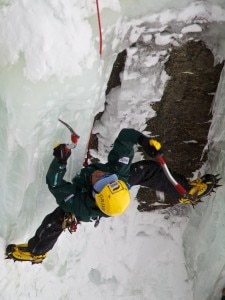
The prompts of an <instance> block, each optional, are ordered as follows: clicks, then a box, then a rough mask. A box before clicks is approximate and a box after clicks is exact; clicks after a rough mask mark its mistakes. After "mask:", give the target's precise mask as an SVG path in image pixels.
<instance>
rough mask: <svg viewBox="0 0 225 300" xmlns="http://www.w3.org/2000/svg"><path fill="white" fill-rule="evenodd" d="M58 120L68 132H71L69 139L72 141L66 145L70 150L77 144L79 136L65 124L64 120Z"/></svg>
mask: <svg viewBox="0 0 225 300" xmlns="http://www.w3.org/2000/svg"><path fill="white" fill-rule="evenodd" d="M58 120H59V122H61V123H62V124H63V125H65V126H66V127H67V128H68V129H69V131H70V133H71V141H72V143H71V144H69V145H66V147H67V149H68V150H70V149H74V148H75V147H76V146H77V142H78V139H79V138H80V136H79V135H78V134H77V133H76V132H75V131H74V130H73V128H72V127H71V126H70V125H69V124H67V123H66V122H64V121H62V120H61V119H58Z"/></svg>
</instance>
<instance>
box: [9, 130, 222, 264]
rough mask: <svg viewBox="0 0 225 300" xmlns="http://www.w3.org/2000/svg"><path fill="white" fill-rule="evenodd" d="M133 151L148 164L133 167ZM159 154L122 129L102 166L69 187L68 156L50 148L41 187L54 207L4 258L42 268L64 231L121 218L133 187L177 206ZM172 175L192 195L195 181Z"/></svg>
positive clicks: (87, 171)
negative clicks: (45, 188)
mask: <svg viewBox="0 0 225 300" xmlns="http://www.w3.org/2000/svg"><path fill="white" fill-rule="evenodd" d="M135 145H140V146H142V148H143V150H144V152H145V153H146V154H147V155H148V156H149V157H150V158H152V159H151V160H141V161H138V162H135V163H132V160H133V156H134V149H133V148H134V146H135ZM161 153H162V152H161V145H160V143H159V142H158V141H156V140H154V139H151V138H149V137H146V136H145V135H143V134H142V133H141V132H139V131H137V130H134V129H123V130H121V131H120V133H119V135H118V137H117V138H116V140H115V142H114V145H113V148H112V149H111V151H110V152H109V154H108V162H107V163H105V164H102V163H93V164H90V165H89V166H87V167H85V168H83V169H81V171H80V174H78V175H76V176H75V177H74V178H73V180H72V182H67V181H65V180H64V179H63V177H64V175H65V173H66V167H67V160H68V158H69V157H70V155H71V150H69V149H68V148H67V146H66V144H60V145H59V146H57V147H56V148H54V150H53V155H54V159H53V161H52V162H51V164H50V167H49V169H48V172H47V176H46V182H47V185H48V188H49V190H50V192H51V193H52V194H53V196H54V197H55V199H56V202H57V204H58V207H57V208H56V209H55V210H54V211H53V212H52V213H50V214H48V215H47V216H46V217H45V218H44V220H43V221H42V223H41V225H40V227H39V228H38V229H37V231H36V233H35V234H34V236H33V237H32V238H31V239H29V240H28V243H25V244H18V245H15V244H10V245H8V246H7V248H6V255H7V258H11V259H13V260H19V261H30V262H32V263H40V262H42V261H43V259H45V258H46V256H47V253H48V252H49V251H50V250H51V249H52V248H53V246H54V245H55V243H56V241H57V239H58V238H59V236H60V234H61V233H62V232H63V231H64V230H65V229H66V228H68V229H69V230H70V231H71V232H72V231H75V230H76V226H77V225H78V224H79V223H80V222H94V224H95V226H97V224H98V223H99V221H100V219H101V218H103V217H115V216H119V215H121V214H123V213H124V212H125V211H126V209H127V208H128V206H129V203H130V193H129V188H130V187H131V186H134V185H141V186H144V187H148V188H151V189H154V190H158V191H162V192H164V193H166V194H168V195H171V196H173V197H175V198H176V199H177V200H178V202H179V201H180V202H182V200H181V199H180V194H179V193H178V192H177V190H176V189H175V188H174V186H173V185H172V184H171V183H170V181H169V180H168V179H167V177H166V176H165V174H164V172H163V170H162V168H161V166H160V165H159V164H158V163H157V162H156V161H154V158H155V157H157V156H158V155H160V154H161ZM171 173H172V175H173V177H174V178H175V179H176V180H177V181H178V182H179V183H180V184H181V185H182V186H183V187H184V188H185V189H186V190H187V191H190V190H193V189H195V182H196V181H193V182H191V183H190V182H188V180H187V179H186V178H185V177H184V176H183V175H181V174H178V173H176V172H174V171H171ZM211 179H213V180H214V179H215V177H214V176H213V175H210V174H207V175H205V176H203V177H201V178H199V179H197V182H198V184H199V180H200V182H201V183H202V184H203V187H205V186H206V187H207V186H210V184H211V183H212V182H211ZM206 182H207V183H206ZM216 182H217V181H215V182H214V183H213V184H214V185H215V183H216ZM208 192H209V190H208V189H207V188H206V189H205V188H203V189H201V190H198V193H199V194H200V195H201V196H203V195H206V194H207V193H208ZM187 203H188V201H187ZM189 203H190V202H189Z"/></svg>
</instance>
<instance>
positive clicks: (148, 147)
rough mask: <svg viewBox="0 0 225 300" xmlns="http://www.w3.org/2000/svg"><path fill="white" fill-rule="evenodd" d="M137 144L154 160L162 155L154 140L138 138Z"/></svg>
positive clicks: (158, 143) (157, 143) (159, 145)
mask: <svg viewBox="0 0 225 300" xmlns="http://www.w3.org/2000/svg"><path fill="white" fill-rule="evenodd" d="M138 142H139V144H140V145H141V146H142V147H143V149H144V151H145V152H146V154H148V155H149V156H150V157H152V158H155V157H156V156H158V155H161V154H162V151H161V147H162V146H161V144H160V142H158V141H157V140H155V139H150V138H148V137H146V136H144V135H142V136H141V137H140V138H139V141H138Z"/></svg>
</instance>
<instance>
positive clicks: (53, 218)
mask: <svg viewBox="0 0 225 300" xmlns="http://www.w3.org/2000/svg"><path fill="white" fill-rule="evenodd" d="M171 173H172V175H173V176H174V178H175V179H176V180H177V181H178V182H179V183H180V184H182V185H183V187H184V188H186V189H188V181H187V179H186V178H185V177H184V176H183V175H180V174H178V173H176V172H173V171H171ZM128 183H129V184H130V185H131V186H133V185H141V186H145V187H149V188H151V189H154V190H158V191H162V192H165V193H166V194H168V195H171V196H173V197H175V198H179V196H180V195H179V194H178V192H177V191H176V189H175V188H174V187H173V185H172V184H171V183H170V182H169V180H168V179H167V177H166V176H165V175H164V172H163V170H162V168H161V167H160V166H159V165H158V164H157V163H155V162H153V161H151V160H143V161H138V162H136V163H133V164H132V165H131V170H130V176H129V179H128ZM64 216H65V212H64V211H63V209H62V208H61V207H57V208H56V209H55V210H54V211H53V212H52V213H50V214H49V215H47V216H46V217H45V218H44V220H43V222H42V224H41V225H40V227H39V228H38V229H37V231H36V233H35V235H34V237H32V238H31V239H30V240H29V241H28V247H29V251H30V252H31V253H33V254H36V255H38V254H44V253H46V252H48V251H49V250H51V249H52V248H53V246H54V244H55V243H56V241H57V239H58V237H59V236H60V234H61V233H62V232H63V229H62V223H63V220H64Z"/></svg>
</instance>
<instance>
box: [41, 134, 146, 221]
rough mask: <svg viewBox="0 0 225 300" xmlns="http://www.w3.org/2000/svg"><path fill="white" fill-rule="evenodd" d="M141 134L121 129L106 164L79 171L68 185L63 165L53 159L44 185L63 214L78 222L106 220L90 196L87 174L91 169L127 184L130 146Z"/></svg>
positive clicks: (130, 156)
mask: <svg viewBox="0 0 225 300" xmlns="http://www.w3.org/2000/svg"><path fill="white" fill-rule="evenodd" d="M141 135H142V133H140V132H139V131H137V130H134V129H122V130H121V131H120V133H119V135H118V137H117V138H116V140H115V142H114V145H113V148H112V150H111V151H110V153H109V155H108V162H107V163H105V164H101V163H96V164H90V165H89V166H88V167H86V168H83V169H82V170H81V172H80V174H78V175H76V176H75V177H74V178H73V180H72V183H70V182H67V181H65V180H64V179H63V177H64V175H65V173H66V165H62V164H60V163H58V162H57V160H56V158H54V159H53V161H52V163H51V165H50V167H49V170H48V172H47V176H46V182H47V184H48V188H49V190H50V192H51V193H52V194H53V195H54V197H55V198H56V202H57V204H58V205H59V206H61V207H62V208H63V209H64V210H65V211H66V212H70V213H72V214H74V215H75V216H76V218H77V220H78V221H83V222H90V221H93V220H96V219H98V218H99V217H107V216H106V215H105V214H104V213H103V212H101V211H100V210H99V208H98V207H97V206H96V205H95V200H94V198H93V197H92V185H91V174H92V173H93V172H94V171H95V170H101V171H104V172H109V173H112V174H116V175H117V176H118V178H119V179H121V180H123V181H125V182H127V180H128V176H129V171H130V166H131V163H132V159H133V156H134V149H133V146H134V145H135V144H137V143H138V139H139V137H140V136H141Z"/></svg>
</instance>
